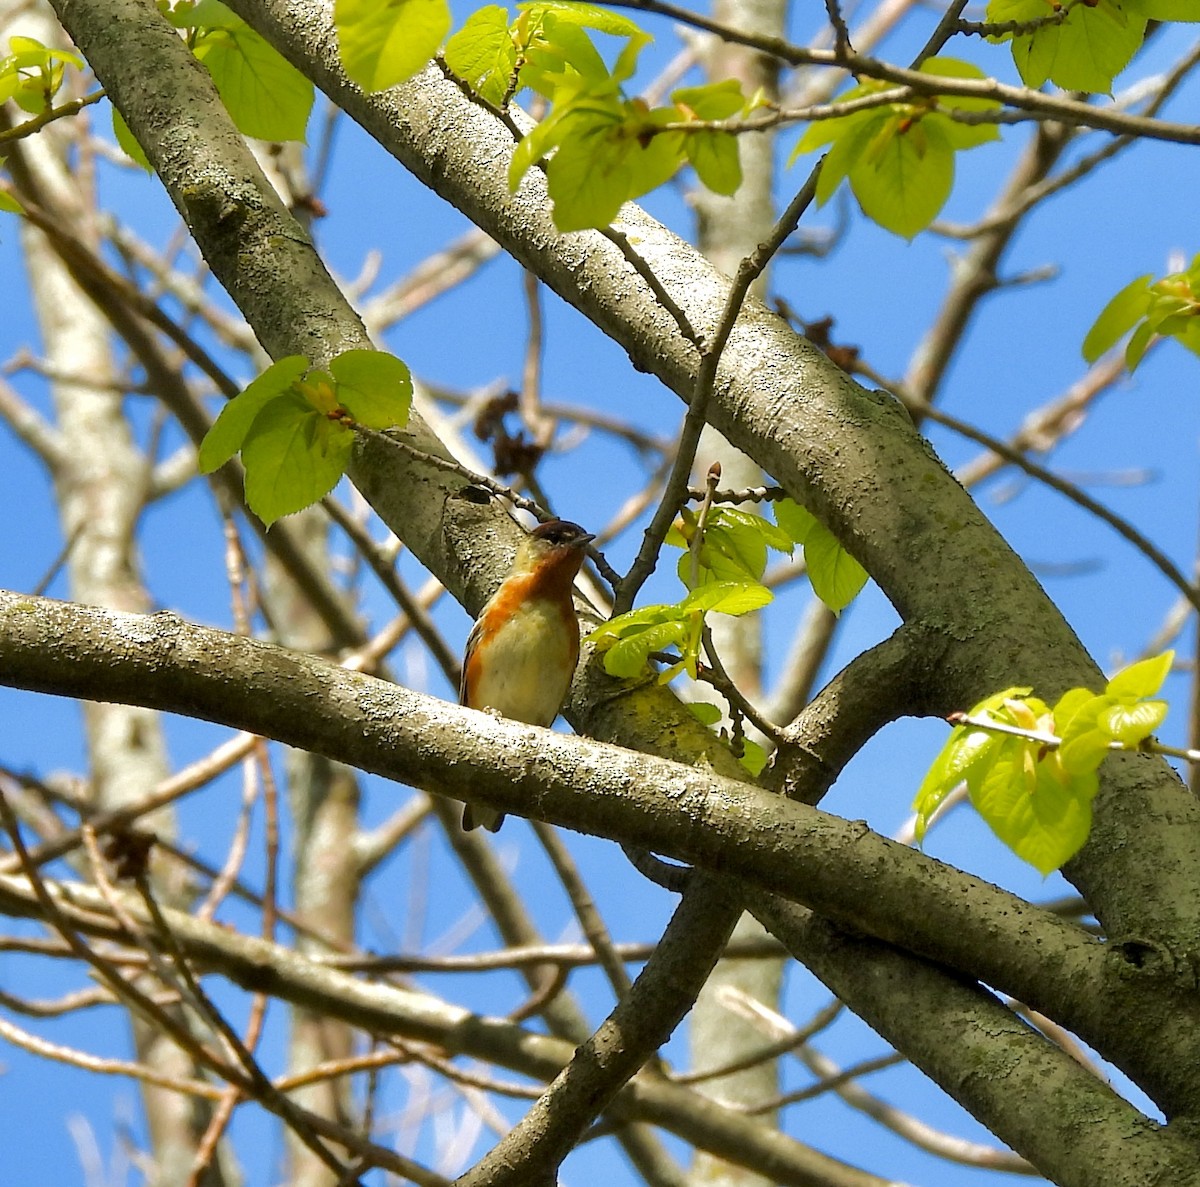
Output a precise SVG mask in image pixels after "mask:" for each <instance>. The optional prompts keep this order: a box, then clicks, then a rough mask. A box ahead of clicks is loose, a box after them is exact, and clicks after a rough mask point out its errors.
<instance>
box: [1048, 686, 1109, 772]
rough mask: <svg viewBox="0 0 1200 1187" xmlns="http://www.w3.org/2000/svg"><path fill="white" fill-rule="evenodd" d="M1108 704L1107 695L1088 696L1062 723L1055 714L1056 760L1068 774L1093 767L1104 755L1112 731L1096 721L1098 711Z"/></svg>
mask: <svg viewBox="0 0 1200 1187" xmlns="http://www.w3.org/2000/svg"><path fill="white" fill-rule="evenodd" d="M1111 704H1112V700H1111V698H1109V697H1107V696H1089V697H1088V698H1087V700H1086V701H1084V702H1083V703H1082V704H1081V705H1080V706H1078V707H1077V708H1076V710H1075V712H1074V713H1072V714H1071V716H1070V719H1069V720H1068V721H1067V722H1066V723H1065V724H1063V723H1061V722H1060V721H1059V718H1058V714H1057V713H1056V714H1055V725H1056V727H1057V728H1058V736H1059V738H1060V740H1061V741H1060V744H1059V747H1058V761H1059V763H1060V764H1061V765H1062V768H1063V770H1065V771H1067V772H1068V773H1070V774H1072V775H1082V774H1086V773H1087V772H1088V771H1094V770H1095V769H1096V768H1097V767H1098V766H1099V765H1100V764H1101V763H1102V762H1103V761H1104V760H1105V759H1106V758H1107V757H1108V754H1109V750H1110V749H1111V748H1110V746H1109V743H1110V742H1111V741H1112V735H1111V734H1109V733H1108V731H1107V730H1104V729H1101V728H1100V726H1099V725H1098V719H1099V717H1100V714H1101V713H1102V712H1103V711H1104V710H1105V709H1106V708H1107V707H1109V706H1110V705H1111Z"/></svg>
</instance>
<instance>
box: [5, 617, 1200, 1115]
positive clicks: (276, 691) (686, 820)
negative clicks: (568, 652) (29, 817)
mask: <svg viewBox="0 0 1200 1187" xmlns="http://www.w3.org/2000/svg"><path fill="white" fill-rule="evenodd" d="M0 680H3V682H4V683H7V684H10V685H12V686H15V687H22V688H29V689H33V690H35V691H41V692H50V693H56V694H58V695H66V696H82V697H88V698H95V699H101V700H117V701H127V702H129V703H132V704H141V705H146V706H148V707H152V708H158V709H164V710H168V711H174V712H183V713H188V714H190V715H192V716H196V717H203V718H206V719H208V720H213V721H219V722H223V723H225V724H230V725H235V726H237V727H238V728H243V729H246V730H249V731H252V732H254V733H257V734H262V735H264V736H268V737H273V738H277V739H278V740H280V741H284V742H287V743H289V744H290V745H295V746H300V747H304V748H306V749H311V750H315V751H317V752H319V753H322V754H325V755H327V756H328V757H330V758H333V759H336V760H338V761H341V762H346V763H348V764H350V765H352V766H356V767H359V768H361V769H363V770H366V771H371V772H375V773H377V774H381V775H385V776H387V777H389V778H394V779H398V780H402V781H404V782H406V783H410V784H413V785H414V786H418V787H422V788H424V789H427V790H432V791H438V792H440V793H441V794H443V795H448V796H452V797H454V798H459V799H470V800H472V801H474V800H482V802H484V803H486V804H487V805H488V806H489V807H494V808H498V809H501V810H503V811H506V812H515V813H525V814H527V815H530V816H533V817H536V818H537V819H540V820H548V821H550V822H552V823H556V824H565V825H568V826H569V827H572V828H577V829H581V830H583V831H586V832H593V833H598V834H600V835H603V836H607V837H612V838H614V839H617V840H620V841H625V842H628V843H633V844H638V845H644V846H649V847H651V848H653V849H655V850H656V851H657V852H661V853H663V854H665V855H668V856H671V857H674V858H677V859H679V860H683V861H687V862H691V863H694V864H699V865H703V866H707V867H709V868H711V869H712V870H714V871H718V872H721V873H724V874H728V875H733V876H736V877H739V878H742V879H744V880H746V881H748V882H752V883H753V884H755V885H758V886H760V887H762V888H764V889H767V890H771V891H773V892H775V893H777V894H780V895H782V896H784V897H786V898H788V899H793V900H796V901H799V902H802V903H803V904H804V905H806V906H809V907H812V908H813V909H815V910H817V911H820V912H821V913H822V914H824V915H827V916H829V917H830V918H833V919H835V920H838V921H839V922H841V923H843V924H845V925H849V926H851V927H855V928H858V929H860V930H864V931H866V932H868V933H869V934H872V935H874V936H877V937H878V938H880V939H883V940H886V941H888V942H890V943H894V944H897V945H899V946H901V947H904V948H905V949H907V950H909V951H913V952H916V953H918V954H920V955H923V956H925V957H927V958H929V959H933V960H936V961H939V962H941V963H943V964H947V965H949V966H951V967H953V968H957V969H959V970H961V971H962V972H964V973H966V974H967V975H969V976H972V977H978V978H980V979H981V980H984V981H986V982H987V983H988V984H991V985H993V986H995V987H996V988H997V989H999V990H1002V991H1004V992H1007V993H1010V994H1011V995H1012V996H1014V997H1017V998H1019V999H1020V1000H1022V1001H1024V1002H1026V1003H1027V1004H1028V1005H1030V1006H1031V1007H1033V1008H1035V1009H1038V1010H1040V1011H1041V1012H1043V1013H1045V1014H1046V1015H1047V1016H1049V1017H1051V1018H1053V1019H1054V1020H1055V1021H1056V1022H1059V1023H1060V1024H1062V1025H1064V1026H1066V1027H1068V1028H1069V1029H1071V1030H1073V1031H1075V1032H1076V1033H1077V1034H1079V1035H1080V1036H1081V1037H1082V1038H1084V1039H1085V1040H1086V1041H1088V1042H1090V1043H1092V1044H1093V1045H1094V1046H1096V1047H1097V1049H1098V1050H1101V1051H1102V1053H1103V1054H1104V1055H1105V1057H1106V1058H1109V1059H1111V1060H1112V1061H1113V1062H1114V1063H1116V1064H1117V1065H1118V1066H1120V1067H1122V1069H1123V1070H1125V1071H1126V1072H1127V1073H1128V1074H1129V1075H1130V1076H1131V1077H1132V1078H1133V1079H1135V1080H1136V1081H1138V1082H1139V1083H1140V1084H1141V1085H1142V1086H1143V1087H1144V1088H1145V1089H1146V1090H1147V1091H1148V1092H1149V1093H1150V1094H1151V1095H1152V1096H1154V1097H1155V1099H1156V1100H1157V1101H1158V1102H1159V1103H1160V1105H1162V1107H1163V1108H1164V1109H1166V1110H1167V1111H1168V1112H1169V1113H1173V1112H1175V1111H1187V1110H1188V1109H1190V1108H1191V1104H1192V1101H1191V1096H1190V1084H1191V1076H1190V1067H1191V1065H1192V1060H1191V1057H1190V1056H1188V1054H1187V1053H1188V1052H1194V1053H1195V1055H1196V1057H1197V1058H1200V1027H1198V1026H1197V1022H1198V1021H1200V1003H1198V1002H1197V1001H1196V999H1195V995H1194V993H1192V991H1191V989H1190V986H1189V985H1188V984H1187V983H1186V982H1183V983H1180V984H1178V985H1176V984H1174V983H1173V982H1171V981H1170V980H1166V979H1163V978H1161V976H1159V975H1158V973H1157V970H1156V968H1155V967H1154V965H1153V962H1150V963H1149V964H1148V965H1147V967H1145V968H1144V969H1143V968H1142V966H1141V965H1140V964H1139V961H1142V960H1148V959H1149V956H1150V955H1152V951H1150V950H1148V947H1147V946H1143V947H1140V948H1137V949H1131V948H1129V947H1128V946H1122V945H1104V944H1100V943H1099V942H1098V941H1096V940H1095V939H1093V938H1092V937H1090V936H1089V935H1088V934H1087V933H1086V932H1084V931H1083V930H1082V929H1080V928H1078V927H1075V926H1074V925H1072V924H1070V923H1067V922H1064V921H1062V920H1059V919H1057V918H1056V917H1054V916H1053V915H1051V914H1049V913H1047V912H1045V911H1042V910H1040V909H1039V908H1036V907H1033V906H1031V905H1030V904H1028V903H1026V902H1024V901H1023V900H1021V899H1019V898H1017V897H1016V896H1014V895H1010V894H1008V893H1006V892H1004V891H1002V890H999V889H997V888H995V887H993V886H989V885H988V884H987V883H985V882H982V881H980V880H979V879H976V878H973V877H971V876H970V875H968V874H963V873H960V872H958V871H955V870H953V869H952V868H951V867H948V866H945V865H943V864H942V863H940V862H937V861H934V860H933V859H931V858H928V857H926V856H924V855H923V854H921V853H918V852H915V851H913V850H911V849H909V848H907V847H905V846H903V845H898V844H896V843H895V842H892V841H889V840H887V839H886V838H883V837H881V836H879V835H878V834H876V833H873V832H871V831H870V830H869V829H868V828H867V827H866V826H865V825H864V824H862V823H861V822H851V821H844V820H841V819H839V818H838V817H833V816H828V815H826V814H825V813H822V812H819V811H817V810H816V809H813V808H810V807H808V806H807V805H805V804H800V803H794V802H791V801H788V800H781V799H780V798H778V797H776V796H772V795H770V794H769V793H767V792H765V791H761V790H759V789H757V788H754V787H751V786H748V785H746V784H744V783H741V782H739V781H734V780H730V779H727V778H724V777H721V776H719V775H715V774H713V773H711V772H709V771H706V770H702V769H697V768H694V767H689V766H683V765H681V764H678V763H673V762H669V761H667V760H663V759H658V758H654V757H652V756H649V755H645V754H638V753H635V752H632V751H627V750H621V749H618V748H616V747H613V746H610V745H605V744H602V743H598V742H593V741H590V740H588V739H584V738H570V737H564V736H562V735H559V734H555V733H553V732H550V731H547V730H538V729H535V728H533V727H530V726H522V725H519V724H517V723H514V722H509V721H505V720H502V719H496V718H493V717H490V716H488V715H487V714H481V713H475V712H474V711H472V710H469V709H463V708H460V707H459V706H456V705H451V704H448V703H446V702H443V701H438V700H436V699H434V698H432V697H427V696H422V695H420V694H418V693H413V692H408V691H407V690H404V689H400V688H396V687H395V686H392V685H389V684H386V683H384V682H382V681H378V680H375V679H373V678H371V677H368V676H364V675H361V674H359V673H354V672H346V671H344V670H342V669H340V668H336V667H333V666H332V665H328V664H326V663H324V662H323V661H320V660H318V659H316V658H314V657H312V656H307V655H303V654H301V653H297V652H290V651H287V650H285V649H283V648H278V647H273V646H270V645H268V644H265V643H260V642H257V641H255V640H250V639H244V638H241V637H239V636H235V635H227V634H223V633H222V632H219V631H213V630H207V629H204V628H200V627H195V626H189V625H187V624H185V623H183V622H181V621H180V620H179V619H178V618H176V617H175V616H174V615H169V614H159V615H152V616H144V615H123V614H114V613H111V612H106V611H103V610H98V609H94V608H91V607H83V606H75V605H72V604H69V603H62V602H54V601H50V600H46V599H35V598H28V597H22V596H19V595H14V594H0ZM1109 761H1126V762H1132V763H1139V762H1141V763H1149V762H1152V761H1154V760H1150V759H1144V758H1141V757H1139V756H1133V757H1131V758H1127V759H1124V760H1122V759H1120V758H1117V759H1114V760H1109ZM1134 982H1136V987H1137V990H1138V992H1137V993H1136V994H1133V993H1132V992H1131V989H1132V987H1133V983H1134ZM1150 1048H1153V1049H1155V1050H1160V1051H1162V1050H1166V1051H1168V1052H1170V1054H1171V1057H1170V1059H1168V1060H1164V1061H1161V1062H1160V1061H1158V1060H1156V1059H1154V1058H1153V1056H1152V1055H1151V1056H1149V1057H1148V1056H1147V1051H1148V1050H1149V1049H1150Z"/></svg>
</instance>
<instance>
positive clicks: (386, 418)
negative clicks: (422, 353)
mask: <svg viewBox="0 0 1200 1187" xmlns="http://www.w3.org/2000/svg"><path fill="white" fill-rule="evenodd" d="M329 370H330V371H331V372H332V373H333V377H334V379H336V380H337V400H338V403H340V404H341V405H342V407H343V408H345V409H346V411H347V412H349V413H350V415H351V416H352V417H354V419H355V420H356V421H358V422H359V423H360V424H364V425H366V426H367V428H370V429H391V428H397V427H399V426H401V425H404V424H406V423H407V422H408V411H409V407H410V406H411V404H412V394H413V385H412V376H411V375H410V374H409V370H408V368H407V367H406V366H405V365H404V363H402V362H401V361H400V360H399V359H398V358H396V356H395V355H392V354H387V353H386V352H385V351H382V350H347V351H343V352H342V353H341V354H339V355H338V356H337V357H336V358H335V359H334V360H333V361H332V362H331V363H330V364H329Z"/></svg>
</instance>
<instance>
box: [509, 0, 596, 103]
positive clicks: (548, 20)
mask: <svg viewBox="0 0 1200 1187" xmlns="http://www.w3.org/2000/svg"><path fill="white" fill-rule="evenodd" d="M525 56H526V58H527V60H528V65H527V66H526V67H525V69H524V70H523V71H522V73H521V78H522V81H523V82H525V83H526V85H528V86H532V87H533V88H534V90H536V91H537V92H538V93H539V94H542V95H545V96H546V98H548V99H553V100H554V101H555V102H556V103H557V102H560V101H561V100H562V98H563V97H562V96H560V95H559V94H558V93H557V92H558V89H559V87H560V86H562V85H568V86H570V85H572V84H573V85H575V86H579V85H586V84H587V83H597V84H607V83H612V81H613V80H612V76H611V75H610V74H609V71H608V67H607V66H606V65H605V64H604V59H603V58H602V57H601V56H600V51H599V50H597V49H596V47H595V46H594V45H593V44H592V39H591V38H590V37H589V36H588V35H587V34H586V33H585V32H584V31H583V29H582V28H580V27H579V26H578V25H576V24H572V23H571V22H569V21H565V20H560V19H559V17H558V14H556V13H553V12H547V13H546V14H545V15H544V16H543V17H542V20H541V25H540V35H539V36H538V37H537V38H536V39H533V40H530V42H529V43H528V45H527V47H526V50H525ZM575 76H578V77H575ZM612 89H613V93H614V95H615V93H616V88H615V86H614V87H613V88H612Z"/></svg>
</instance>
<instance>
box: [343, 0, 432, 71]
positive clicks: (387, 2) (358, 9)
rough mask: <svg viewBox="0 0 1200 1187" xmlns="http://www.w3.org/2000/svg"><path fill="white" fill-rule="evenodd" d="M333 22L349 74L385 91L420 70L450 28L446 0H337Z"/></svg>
mask: <svg viewBox="0 0 1200 1187" xmlns="http://www.w3.org/2000/svg"><path fill="white" fill-rule="evenodd" d="M333 21H334V25H335V26H336V28H337V32H338V44H339V46H340V47H341V54H342V63H343V65H344V66H345V67H346V73H347V74H348V75H349V76H350V78H351V79H352V80H353V81H354V82H356V83H357V84H358V85H359V86H360V87H362V88H363V90H365V91H368V92H371V91H382V90H386V89H387V88H388V87H392V86H395V85H396V84H397V83H400V82H403V81H404V80H405V79H406V78H411V77H412V76H413V75H414V74H416V73H417V71H418V70H420V69H421V68H422V67H423V66H424V65H425V64H426V63H427V62H428V61H429V60H430V59H431V58H432V57H433V55H434V54H435V53H436V52H437V48H438V46H439V45H441V43H442V39H443V38H444V37H445V36H446V34H447V33H448V32H449V31H450V7H449V5H448V4H447V3H446V0H336V2H335V4H334V7H333Z"/></svg>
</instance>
